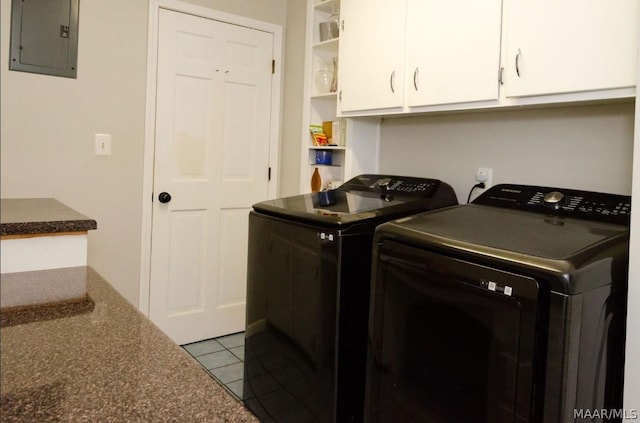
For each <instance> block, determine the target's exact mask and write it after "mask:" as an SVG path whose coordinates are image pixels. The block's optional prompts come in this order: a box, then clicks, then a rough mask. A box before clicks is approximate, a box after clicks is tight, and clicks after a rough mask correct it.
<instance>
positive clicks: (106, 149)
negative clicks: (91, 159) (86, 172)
mask: <svg viewBox="0 0 640 423" xmlns="http://www.w3.org/2000/svg"><path fill="white" fill-rule="evenodd" d="M95 153H96V156H110V155H111V134H96V136H95Z"/></svg>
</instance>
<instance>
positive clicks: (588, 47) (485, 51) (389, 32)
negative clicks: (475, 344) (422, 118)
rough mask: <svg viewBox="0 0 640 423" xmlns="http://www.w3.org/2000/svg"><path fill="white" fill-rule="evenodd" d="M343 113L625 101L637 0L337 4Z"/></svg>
mask: <svg viewBox="0 0 640 423" xmlns="http://www.w3.org/2000/svg"><path fill="white" fill-rule="evenodd" d="M342 12H343V13H342V17H343V23H344V31H343V33H342V34H341V41H340V64H341V70H340V78H339V79H340V81H339V85H340V86H339V90H340V92H341V99H340V98H339V99H338V114H339V115H341V116H368V115H376V116H380V115H390V114H403V113H428V112H438V111H450V110H471V109H481V108H496V107H510V106H523V105H545V104H554V103H571V102H578V101H602V100H605V101H606V100H610V99H620V98H630V97H634V96H635V94H636V89H635V86H636V69H637V50H638V48H637V44H638V29H639V28H638V27H639V23H640V0H615V1H611V0H482V1H479V0H446V1H443V0H393V1H389V0H342Z"/></svg>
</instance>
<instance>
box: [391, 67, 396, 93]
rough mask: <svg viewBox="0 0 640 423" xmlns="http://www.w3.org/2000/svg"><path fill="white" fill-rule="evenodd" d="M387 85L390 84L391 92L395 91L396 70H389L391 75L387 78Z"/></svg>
mask: <svg viewBox="0 0 640 423" xmlns="http://www.w3.org/2000/svg"><path fill="white" fill-rule="evenodd" d="M389 85H390V86H391V92H392V93H395V92H396V71H393V72H391V77H390V78H389Z"/></svg>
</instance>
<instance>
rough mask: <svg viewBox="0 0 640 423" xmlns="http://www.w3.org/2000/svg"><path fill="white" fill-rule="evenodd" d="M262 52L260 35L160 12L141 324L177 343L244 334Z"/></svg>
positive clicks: (263, 182)
mask: <svg viewBox="0 0 640 423" xmlns="http://www.w3.org/2000/svg"><path fill="white" fill-rule="evenodd" d="M272 50H273V35H272V34H270V33H266V32H262V31H258V30H253V29H250V28H246V27H240V26H236V25H231V24H226V23H223V22H219V21H215V20H210V19H205V18H201V17H196V16H192V15H188V14H182V13H175V12H171V11H166V10H160V13H159V45H158V70H157V103H156V140H155V163H154V196H155V199H154V205H153V224H152V225H153V227H152V247H151V249H152V252H151V283H150V306H149V316H150V318H151V320H152V321H154V323H156V324H157V325H158V326H159V327H160V328H161V329H162V330H164V331H165V332H166V333H167V334H168V335H169V336H170V337H171V338H172V339H173V340H174V341H176V342H177V343H180V344H183V343H188V342H194V341H197V340H201V339H206V338H211V337H215V336H220V335H224V334H228V333H233V332H238V331H242V330H243V329H244V313H245V298H244V297H245V292H246V288H245V286H246V263H247V253H246V250H247V216H248V212H249V210H250V208H251V205H252V204H254V203H256V202H258V201H261V200H264V199H265V198H267V189H268V179H267V169H268V166H269V141H268V137H266V136H264V134H268V133H269V132H270V106H271V77H272V74H271V60H272ZM160 192H168V193H170V194H171V196H172V199H171V201H170V202H168V203H160V202H159V201H158V200H157V198H158V194H159V193H160Z"/></svg>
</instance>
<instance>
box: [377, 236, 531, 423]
mask: <svg viewBox="0 0 640 423" xmlns="http://www.w3.org/2000/svg"><path fill="white" fill-rule="evenodd" d="M378 251H379V252H378V260H377V262H376V263H375V264H374V272H375V273H374V274H373V287H372V295H373V296H372V311H371V313H372V314H371V318H370V328H369V336H370V340H369V342H370V344H369V353H368V363H367V372H368V374H367V393H366V396H367V397H366V414H367V421H372V422H398V421H427V422H451V423H457V422H476V423H481V422H488V423H489V422H490V423H499V422H520V421H523V422H524V421H531V418H532V416H533V413H534V410H533V398H534V386H535V384H534V382H535V379H536V378H535V377H534V374H535V372H536V371H537V370H538V369H536V365H537V364H536V362H535V360H534V357H535V354H534V353H535V330H536V310H537V308H538V305H539V304H538V303H539V301H538V293H539V288H538V283H537V282H536V281H535V280H534V279H531V278H529V277H525V276H520V275H515V274H513V273H508V272H504V271H500V270H496V269H492V268H488V267H485V266H480V265H477V264H472V263H469V262H466V261H463V260H458V259H454V258H449V257H446V256H443V255H438V254H434V253H431V252H427V251H424V250H421V249H417V248H413V247H408V246H405V245H402V244H398V243H396V242H391V241H386V242H383V244H382V245H381V246H379V247H378Z"/></svg>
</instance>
